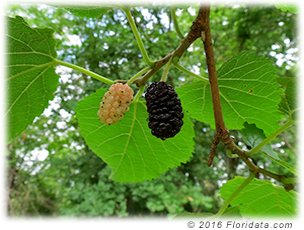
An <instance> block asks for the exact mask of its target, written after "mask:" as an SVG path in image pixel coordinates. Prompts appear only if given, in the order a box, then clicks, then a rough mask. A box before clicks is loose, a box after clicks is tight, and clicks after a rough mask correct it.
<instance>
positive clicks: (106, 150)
mask: <svg viewBox="0 0 304 230" xmlns="http://www.w3.org/2000/svg"><path fill="white" fill-rule="evenodd" d="M104 93H105V89H100V90H98V91H97V92H96V93H93V94H91V95H90V96H88V97H86V98H85V99H83V100H82V101H80V102H79V103H78V106H77V108H76V116H77V118H78V121H79V126H80V133H81V135H82V136H83V137H84V139H85V141H86V143H87V145H88V146H89V147H90V148H91V149H92V150H93V152H94V153H95V154H96V155H98V156H99V157H100V158H101V159H102V160H103V161H105V162H106V163H107V164H108V165H109V166H110V168H111V169H112V174H111V178H112V179H113V180H116V181H120V182H138V181H143V180H148V179H152V178H156V177H158V176H159V175H161V174H162V173H164V172H165V171H166V170H167V169H168V168H172V167H176V166H178V165H180V164H181V163H182V162H186V161H188V160H189V158H190V157H191V155H192V151H193V148H194V141H193V137H194V130H193V127H192V122H191V121H190V119H189V118H188V117H187V115H186V114H185V118H184V125H183V127H182V129H181V131H180V133H179V134H177V135H176V136H175V137H174V138H171V139H167V140H165V141H162V140H160V139H158V138H156V137H154V136H153V135H152V134H151V133H150V129H149V128H148V124H147V117H148V114H147V112H146V107H145V105H144V104H143V103H142V102H136V103H135V102H134V103H132V105H131V106H130V110H129V112H127V113H126V115H125V117H124V118H123V119H122V120H121V121H119V122H118V123H116V124H114V125H111V126H108V125H105V124H102V123H100V121H99V119H98V116H97V111H98V108H99V103H100V101H101V98H102V96H103V94H104Z"/></svg>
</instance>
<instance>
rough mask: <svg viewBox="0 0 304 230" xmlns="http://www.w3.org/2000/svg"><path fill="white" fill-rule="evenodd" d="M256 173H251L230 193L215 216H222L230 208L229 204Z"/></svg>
mask: <svg viewBox="0 0 304 230" xmlns="http://www.w3.org/2000/svg"><path fill="white" fill-rule="evenodd" d="M254 177H255V175H254V173H250V175H249V177H248V178H247V179H246V180H244V182H243V183H242V184H241V185H240V186H239V187H238V188H237V189H236V190H234V192H233V193H232V194H231V195H230V197H229V198H228V199H227V200H226V201H225V202H224V204H223V206H222V207H221V208H220V210H219V211H218V212H217V213H216V214H215V217H220V216H221V215H223V213H224V212H225V211H226V209H227V208H228V206H229V204H230V203H231V202H232V201H233V200H234V199H235V198H236V197H237V196H238V195H239V194H240V192H241V191H242V190H243V189H244V188H245V187H246V186H247V185H248V184H250V182H251V181H252V180H253V178H254Z"/></svg>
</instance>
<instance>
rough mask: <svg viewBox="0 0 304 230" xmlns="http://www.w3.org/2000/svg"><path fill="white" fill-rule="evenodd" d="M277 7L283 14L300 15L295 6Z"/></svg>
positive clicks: (277, 5) (280, 5)
mask: <svg viewBox="0 0 304 230" xmlns="http://www.w3.org/2000/svg"><path fill="white" fill-rule="evenodd" d="M275 6H276V8H278V9H279V10H281V11H283V12H289V13H292V14H296V13H298V8H297V7H296V6H293V5H285V4H276V5H275Z"/></svg>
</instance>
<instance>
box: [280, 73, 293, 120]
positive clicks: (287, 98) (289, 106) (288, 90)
mask: <svg viewBox="0 0 304 230" xmlns="http://www.w3.org/2000/svg"><path fill="white" fill-rule="evenodd" d="M278 82H279V83H280V84H281V85H282V86H283V88H284V89H285V93H284V94H283V96H282V99H281V103H280V110H281V111H282V112H283V113H285V114H287V115H288V116H289V117H290V118H292V119H295V112H296V111H297V103H296V78H294V77H281V78H279V79H278Z"/></svg>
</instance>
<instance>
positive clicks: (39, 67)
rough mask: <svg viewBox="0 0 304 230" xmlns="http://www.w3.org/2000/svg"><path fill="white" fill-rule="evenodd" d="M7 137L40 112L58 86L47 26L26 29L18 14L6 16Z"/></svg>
mask: <svg viewBox="0 0 304 230" xmlns="http://www.w3.org/2000/svg"><path fill="white" fill-rule="evenodd" d="M6 36H7V44H8V50H7V52H8V53H7V55H8V76H7V84H8V105H7V110H6V116H7V117H8V123H9V126H8V139H9V140H10V139H12V138H14V137H15V136H17V135H18V134H20V133H21V132H22V131H23V130H24V129H25V128H26V127H27V125H28V124H30V123H32V122H33V120H34V118H35V117H36V116H38V115H40V114H41V113H42V111H43V110H44V108H45V107H46V106H47V105H48V101H49V100H50V99H52V98H53V93H54V91H55V90H56V88H57V85H58V75H56V74H55V70H54V62H53V59H54V58H55V57H56V52H55V40H54V39H53V31H52V30H50V29H38V28H30V27H29V26H28V25H27V23H26V22H25V21H24V20H23V18H21V17H16V18H9V19H8V34H7V35H6Z"/></svg>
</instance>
